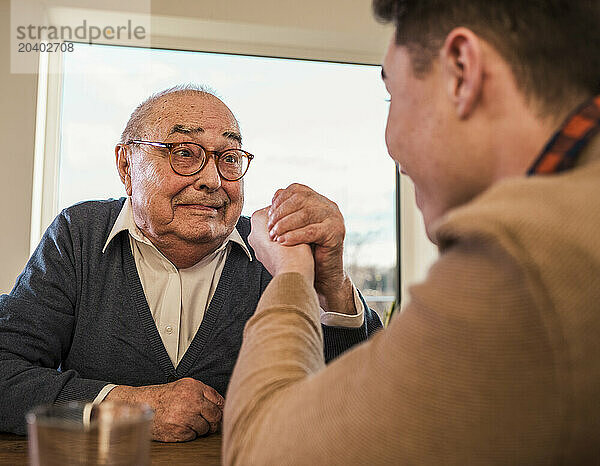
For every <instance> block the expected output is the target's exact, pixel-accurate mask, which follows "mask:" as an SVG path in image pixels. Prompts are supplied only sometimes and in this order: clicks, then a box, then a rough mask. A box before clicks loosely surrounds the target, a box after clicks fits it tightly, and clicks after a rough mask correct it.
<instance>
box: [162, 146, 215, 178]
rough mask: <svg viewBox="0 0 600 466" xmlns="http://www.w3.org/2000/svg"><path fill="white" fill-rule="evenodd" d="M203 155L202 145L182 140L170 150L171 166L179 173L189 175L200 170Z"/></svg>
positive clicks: (204, 155)
mask: <svg viewBox="0 0 600 466" xmlns="http://www.w3.org/2000/svg"><path fill="white" fill-rule="evenodd" d="M205 157H206V154H205V153H204V149H202V147H200V146H198V145H196V144H191V143H185V142H183V143H181V144H177V145H176V146H175V147H173V149H172V150H171V166H172V167H173V170H175V171H176V172H177V173H179V174H180V175H191V174H192V173H194V172H197V171H198V170H200V167H202V165H203V164H204V159H205Z"/></svg>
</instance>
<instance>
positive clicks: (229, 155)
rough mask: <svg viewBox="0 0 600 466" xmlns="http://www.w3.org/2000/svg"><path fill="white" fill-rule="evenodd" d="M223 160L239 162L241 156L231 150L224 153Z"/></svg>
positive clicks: (232, 162)
mask: <svg viewBox="0 0 600 466" xmlns="http://www.w3.org/2000/svg"><path fill="white" fill-rule="evenodd" d="M222 160H223V162H225V163H231V164H238V163H239V162H240V157H239V156H238V155H237V154H234V153H232V152H229V153H227V154H224V155H223V157H222Z"/></svg>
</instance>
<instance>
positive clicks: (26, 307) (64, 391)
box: [0, 214, 106, 434]
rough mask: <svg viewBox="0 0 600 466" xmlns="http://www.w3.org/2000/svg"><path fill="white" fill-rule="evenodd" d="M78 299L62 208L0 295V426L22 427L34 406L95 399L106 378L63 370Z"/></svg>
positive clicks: (4, 428) (21, 430)
mask: <svg viewBox="0 0 600 466" xmlns="http://www.w3.org/2000/svg"><path fill="white" fill-rule="evenodd" d="M77 302H78V276H77V267H76V260H75V254H74V245H73V242H72V239H71V234H70V226H69V224H68V222H67V220H66V218H65V216H64V215H63V214H60V215H59V216H58V217H57V218H56V219H55V220H54V222H53V223H52V225H50V227H49V228H48V230H47V231H46V232H45V234H44V236H43V238H42V240H41V242H40V244H39V246H38V247H37V249H36V250H35V252H34V253H33V255H32V257H31V258H30V260H29V261H28V263H27V265H26V266H25V269H24V271H23V272H22V273H21V275H20V276H19V277H18V279H17V281H16V284H15V286H14V288H13V290H12V291H11V293H10V294H8V295H2V296H0V431H10V432H14V433H18V434H24V433H25V432H26V427H25V414H26V412H27V411H29V410H30V409H31V408H33V407H34V406H37V405H39V404H44V403H53V402H57V401H70V400H93V399H94V398H95V396H96V395H97V394H98V392H99V391H100V390H101V389H102V387H103V386H104V385H106V382H105V381H98V380H89V379H83V378H80V377H79V376H78V374H77V373H76V372H75V371H73V370H65V371H62V370H61V369H60V365H61V361H62V360H63V359H64V358H65V357H66V355H67V353H68V351H69V349H70V345H71V336H72V333H73V327H74V323H75V312H76V306H77Z"/></svg>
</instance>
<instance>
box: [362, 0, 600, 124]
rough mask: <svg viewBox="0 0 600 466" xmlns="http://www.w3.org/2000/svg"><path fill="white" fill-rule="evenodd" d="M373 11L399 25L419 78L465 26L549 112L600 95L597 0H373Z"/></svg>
mask: <svg viewBox="0 0 600 466" xmlns="http://www.w3.org/2000/svg"><path fill="white" fill-rule="evenodd" d="M373 11H374V13H375V16H376V17H377V19H378V20H380V21H381V22H385V23H387V22H393V23H394V24H395V26H396V44H398V45H402V46H406V47H407V48H408V50H409V53H410V56H411V60H412V63H413V70H414V73H415V75H416V76H423V75H424V74H425V73H427V72H428V71H429V69H430V67H431V63H432V61H433V60H434V58H435V57H436V56H437V54H438V52H439V50H440V48H441V47H442V45H443V41H444V39H445V38H446V36H447V35H448V34H449V33H450V31H452V29H454V28H455V27H458V26H464V27H466V28H468V29H471V30H472V31H473V32H474V33H475V34H477V35H479V36H480V37H482V38H483V39H484V40H485V41H487V42H488V43H490V44H491V45H492V46H493V47H494V48H495V49H496V50H497V51H498V53H499V54H500V55H501V56H502V57H503V58H504V59H505V60H506V61H507V63H508V64H509V65H510V66H511V68H512V70H513V73H514V76H515V79H516V81H517V85H518V86H519V88H520V89H521V91H522V92H523V93H524V94H525V95H526V96H527V97H528V98H533V99H535V101H537V102H539V103H540V104H541V106H542V110H543V111H544V112H546V111H554V110H556V109H560V108H562V109H563V110H564V105H565V104H566V103H568V102H570V101H571V100H572V99H573V97H578V96H584V95H585V96H592V95H596V94H598V93H600V1H598V0H373Z"/></svg>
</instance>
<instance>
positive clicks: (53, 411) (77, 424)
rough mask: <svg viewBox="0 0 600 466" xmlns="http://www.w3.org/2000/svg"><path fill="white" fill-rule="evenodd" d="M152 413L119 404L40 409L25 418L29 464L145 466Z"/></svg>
mask: <svg viewBox="0 0 600 466" xmlns="http://www.w3.org/2000/svg"><path fill="white" fill-rule="evenodd" d="M153 414H154V413H153V412H152V409H151V408H150V407H149V406H148V405H144V404H127V403H118V402H104V403H100V404H97V405H92V404H91V403H85V402H78V401H77V402H71V403H66V404H53V405H44V406H39V407H37V408H35V409H33V410H32V411H30V412H29V413H27V416H26V419H27V425H28V433H29V464H31V465H32V466H54V465H56V466H66V465H92V466H94V465H115V466H116V465H149V464H150V441H151V437H150V435H151V428H152V418H153Z"/></svg>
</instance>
